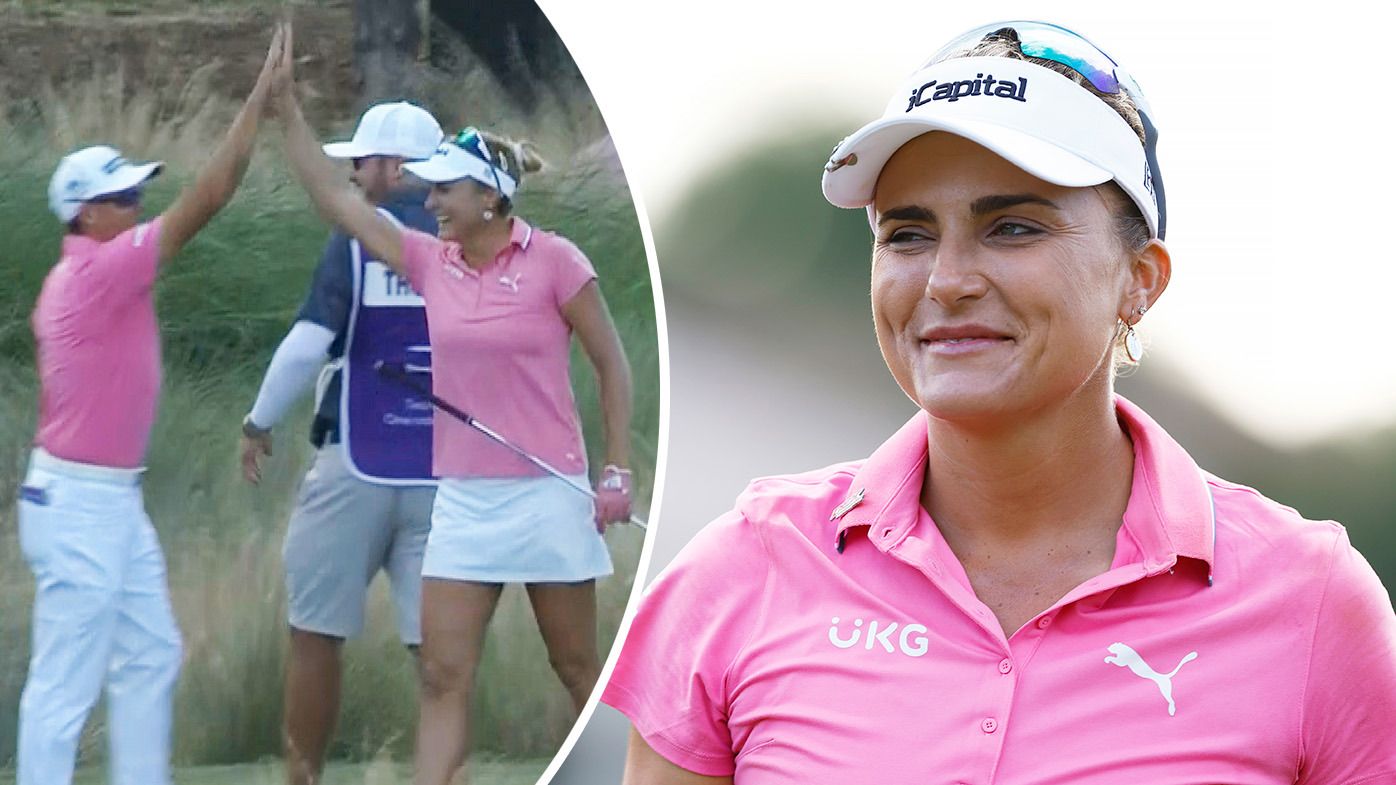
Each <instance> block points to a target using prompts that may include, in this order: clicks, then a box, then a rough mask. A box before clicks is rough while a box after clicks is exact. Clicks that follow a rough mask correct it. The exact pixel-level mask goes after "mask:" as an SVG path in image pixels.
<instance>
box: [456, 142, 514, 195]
mask: <svg viewBox="0 0 1396 785" xmlns="http://www.w3.org/2000/svg"><path fill="white" fill-rule="evenodd" d="M451 142H452V143H453V144H455V146H456V147H459V148H461V149H462V150H470V151H473V152H474V153H475V155H476V156H478V157H479V158H482V159H484V161H485V163H486V164H488V165H489V167H490V176H492V177H493V178H494V190H496V191H498V192H499V193H501V194H503V193H504V185H503V184H502V183H500V181H499V169H498V167H496V166H495V165H494V156H493V155H491V154H490V148H489V146H488V145H486V144H485V137H483V136H481V135H480V129H478V128H476V127H474V126H470V127H467V128H463V129H461V132H460V133H458V134H456V136H455V138H454V139H452V140H451Z"/></svg>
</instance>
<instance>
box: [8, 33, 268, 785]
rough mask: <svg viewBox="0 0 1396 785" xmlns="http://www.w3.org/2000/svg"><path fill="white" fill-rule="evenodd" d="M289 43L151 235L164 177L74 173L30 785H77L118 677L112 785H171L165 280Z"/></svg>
mask: <svg viewBox="0 0 1396 785" xmlns="http://www.w3.org/2000/svg"><path fill="white" fill-rule="evenodd" d="M284 38H285V29H284V28H278V30H277V32H276V33H275V35H274V36H273V38H272V43H271V50H270V51H269V52H268V53H267V62H266V64H265V65H264V66H263V68H262V72H261V74H260V75H259V76H258V78H257V84H256V86H255V87H253V88H252V92H251V94H250V95H248V97H247V101H246V102H245V103H244V104H243V106H242V109H241V111H239V112H238V115H237V117H236V118H235V119H234V120H233V123H232V126H231V127H230V128H229V129H228V133H227V136H226V137H225V138H224V139H223V141H222V143H221V144H219V146H218V147H217V148H215V149H214V150H213V151H212V154H211V156H210V157H209V161H208V164H207V165H205V166H204V168H203V170H202V171H201V172H200V173H199V175H198V177H197V178H196V179H195V180H194V183H193V185H192V186H190V187H189V188H186V189H185V190H184V191H183V192H182V193H180V195H179V197H178V198H176V199H175V201H174V203H173V204H171V205H170V207H169V209H168V210H166V211H165V212H164V213H163V214H162V215H160V216H159V217H157V218H156V219H155V220H153V221H149V222H145V223H142V222H141V221H140V204H141V189H142V187H143V186H144V185H145V183H146V181H147V180H149V179H150V178H151V177H153V176H155V175H156V174H157V173H159V171H160V170H161V168H162V167H163V164H161V163H158V162H156V163H147V164H133V163H131V162H130V161H128V160H126V158H125V157H123V156H122V155H121V153H119V152H118V151H116V150H115V149H113V148H111V147H105V146H99V147H88V148H85V149H82V150H78V151H77V152H74V153H72V154H70V155H68V156H67V157H65V158H64V159H63V160H62V162H60V163H59V164H58V169H57V170H56V171H55V172H54V174H53V178H52V180H51V182H50V184H49V206H50V207H51V208H52V210H53V212H54V214H55V215H57V216H58V218H59V220H60V221H62V222H63V223H64V224H65V225H66V226H67V229H68V233H67V236H66V237H64V238H63V250H62V258H61V259H59V261H58V264H56V265H54V267H53V269H52V270H50V271H49V274H48V276H47V277H46V278H45V279H44V285H43V289H42V291H41V292H40V294H39V299H38V302H37V303H36V304H35V307H34V314H33V319H32V321H33V327H34V337H35V343H36V347H37V357H38V377H39V424H38V425H39V427H38V433H37V434H36V435H35V437H34V449H33V452H32V453H31V455H30V459H29V469H28V472H27V473H26V475H25V478H24V483H23V485H22V487H21V488H20V502H19V540H20V548H21V550H22V551H23V553H24V558H25V561H26V562H28V564H29V568H30V570H32V571H33V573H34V579H35V584H36V585H35V592H34V622H33V633H32V638H31V654H30V659H29V675H28V678H27V680H26V681H25V684H24V693H23V696H22V697H21V698H20V707H19V744H18V754H17V768H18V780H19V785H68V783H70V782H71V781H72V778H73V766H74V758H75V756H76V752H77V742H78V735H79V733H80V732H81V731H82V726H83V724H84V722H86V720H87V715H88V712H90V711H91V709H92V706H93V704H94V703H96V701H97V696H98V694H99V693H100V692H101V688H102V684H103V682H104V681H105V683H106V687H107V729H108V733H109V734H110V739H111V758H110V762H109V764H108V766H109V772H110V780H111V782H112V783H113V785H167V784H168V783H169V781H170V772H169V763H170V724H171V710H172V701H173V697H174V685H175V679H176V678H177V676H178V674H179V666H180V659H181V656H182V653H181V646H180V638H179V630H178V628H177V627H176V625H175V619H174V614H173V612H172V610H171V606H170V597H169V589H168V587H167V586H166V581H165V560H164V556H163V555H162V554H161V552H160V543H159V541H158V540H157V538H156V534H155V529H154V528H153V527H152V526H151V523H150V518H149V517H148V516H147V515H146V512H145V507H144V503H143V500H142V498H141V486H140V482H141V473H142V472H143V471H144V467H143V466H142V463H143V462H144V460H145V453H146V447H147V445H148V443H149V440H150V429H151V425H152V424H153V423H154V422H155V411H156V404H157V402H158V399H159V393H160V377H161V367H160V333H159V325H158V323H157V321H156V318H155V307H154V302H153V301H152V297H151V295H152V288H153V286H154V284H155V278H156V275H157V274H158V273H159V272H160V270H161V269H163V268H164V266H165V265H166V264H168V263H169V262H170V260H171V259H173V258H174V257H175V255H176V254H177V253H178V252H179V250H180V249H181V248H183V247H184V244H185V243H187V242H188V241H189V240H190V239H191V238H192V237H193V236H194V235H195V234H196V233H197V232H198V231H199V230H200V229H201V228H203V226H204V225H205V224H207V223H208V221H209V220H210V219H211V218H213V216H214V214H216V213H217V212H218V211H219V210H220V209H221V208H222V207H223V205H225V204H227V202H228V200H229V199H231V198H232V196H233V192H234V191H235V190H236V189H237V186H238V184H239V183H240V182H241V180H242V174H243V172H244V171H246V169H247V163H248V159H249V158H250V157H251V155H252V142H253V140H254V138H255V137H256V132H257V122H258V119H259V118H260V117H261V114H262V109H263V107H264V105H265V104H266V98H267V91H268V88H269V87H270V75H271V73H272V64H273V63H275V62H276V61H277V59H278V58H279V57H280V55H281V51H280V50H281V45H282V41H283V40H284Z"/></svg>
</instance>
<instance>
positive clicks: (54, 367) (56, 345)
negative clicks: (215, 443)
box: [31, 218, 160, 469]
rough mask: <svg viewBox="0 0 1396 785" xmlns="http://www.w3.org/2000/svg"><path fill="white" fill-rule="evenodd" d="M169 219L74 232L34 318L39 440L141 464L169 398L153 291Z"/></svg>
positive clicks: (70, 454)
mask: <svg viewBox="0 0 1396 785" xmlns="http://www.w3.org/2000/svg"><path fill="white" fill-rule="evenodd" d="M159 266H160V219H158V218H157V219H155V220H154V221H151V222H150V223H145V224H140V225H139V226H136V227H134V228H132V229H130V230H128V231H126V232H124V233H122V234H120V235H118V236H116V237H115V238H113V239H111V240H108V241H107V242H105V243H101V242H97V241H96V240H93V239H92V238H90V237H84V236H82V235H76V234H70V235H68V236H66V237H64V238H63V257H62V259H60V260H59V262H58V264H56V265H54V267H53V269H52V270H50V271H49V274H48V276H47V277H46V278H45V279H44V285H43V288H42V289H41V290H40V292H39V300H38V302H37V303H36V304H35V306H34V314H33V316H32V318H31V323H32V325H33V328H34V338H35V344H36V347H37V355H38V364H39V429H38V433H37V435H35V437H34V444H35V445H36V446H38V447H42V448H43V449H44V450H46V451H48V452H49V453H50V454H52V455H54V456H57V457H59V458H63V459H65V460H69V461H77V462H79V463H89V464H96V465H98V466H111V467H117V468H123V469H134V468H136V467H138V466H140V465H141V463H142V462H143V461H144V460H145V451H146V447H147V446H148V445H149V442H150V428H151V426H152V425H153V424H154V423H155V410H156V406H157V404H158V403H159V398H160V328H159V324H158V323H157V322H156V319H155V303H154V299H153V297H152V291H153V287H154V285H155V275H156V273H157V272H158V269H159Z"/></svg>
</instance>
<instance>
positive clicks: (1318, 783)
mask: <svg viewBox="0 0 1396 785" xmlns="http://www.w3.org/2000/svg"><path fill="white" fill-rule="evenodd" d="M1393 719H1396V613H1393V612H1392V608H1391V598H1390V597H1389V596H1388V594H1387V592H1386V589H1385V588H1383V587H1382V585H1381V580H1380V579H1379V578H1378V577H1377V574H1376V573H1375V572H1374V571H1373V570H1372V568H1371V566H1370V565H1369V564H1368V563H1367V561H1366V560H1365V559H1363V558H1362V555H1361V554H1359V553H1358V552H1357V551H1356V550H1355V549H1354V548H1353V547H1352V545H1351V544H1350V543H1349V541H1348V537H1347V533H1346V532H1343V533H1342V534H1341V535H1340V536H1339V537H1338V542H1337V544H1336V546H1335V549H1334V554H1333V561H1332V566H1331V567H1330V571H1329V575H1328V583H1327V586H1326V588H1325V589H1324V593H1323V598H1322V601H1321V602H1320V604H1319V610H1318V617H1317V621H1316V624H1315V628H1314V640H1313V643H1312V649H1311V653H1310V660H1309V674H1308V683H1307V685H1306V686H1305V690H1304V703H1303V722H1302V725H1301V728H1300V733H1301V740H1300V741H1301V744H1302V748H1303V752H1302V755H1303V758H1302V761H1301V764H1300V776H1299V783H1300V785H1356V784H1357V783H1362V785H1396V733H1392V731H1391V723H1392V721H1393Z"/></svg>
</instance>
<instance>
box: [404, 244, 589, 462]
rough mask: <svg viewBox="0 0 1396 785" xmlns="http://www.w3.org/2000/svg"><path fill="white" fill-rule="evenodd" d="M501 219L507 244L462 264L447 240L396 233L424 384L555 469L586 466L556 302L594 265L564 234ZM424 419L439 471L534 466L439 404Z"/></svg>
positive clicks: (566, 330)
mask: <svg viewBox="0 0 1396 785" xmlns="http://www.w3.org/2000/svg"><path fill="white" fill-rule="evenodd" d="M511 220H512V222H513V231H512V234H511V237H510V240H509V244H508V245H507V246H505V247H504V250H502V251H500V252H499V254H498V255H497V256H496V257H495V258H494V259H493V260H492V261H491V262H490V263H489V264H487V265H486V266H485V267H483V268H482V269H480V270H472V269H470V268H469V267H467V266H466V264H465V262H464V261H463V260H462V259H461V252H460V246H459V245H458V244H456V243H448V242H444V241H442V240H440V239H437V238H436V237H433V236H431V235H429V234H425V233H423V232H418V231H410V230H409V231H406V232H404V233H403V242H402V258H403V267H404V268H405V269H406V272H407V279H408V280H409V281H410V282H411V284H412V288H414V289H416V290H417V291H418V292H421V295H422V299H423V300H425V301H426V309H427V326H428V330H429V331H430V333H431V355H432V390H433V391H434V392H435V393H436V394H437V395H438V396H440V397H441V398H444V399H445V400H447V401H449V402H450V403H451V404H453V405H455V407H456V408H458V409H461V410H462V411H464V412H466V413H467V414H469V415H470V416H472V417H475V418H476V419H478V420H479V421H480V422H481V423H483V424H484V425H486V426H487V427H489V428H490V429H492V430H493V431H495V432H496V433H498V434H499V435H500V436H503V437H504V438H505V439H508V440H509V441H511V442H513V443H514V444H516V445H518V446H519V447H521V448H523V449H524V450H526V451H528V452H530V453H532V454H534V455H536V456H538V457H539V458H542V459H543V460H544V461H546V462H548V463H549V464H551V465H552V466H553V467H554V468H556V469H558V470H559V471H561V472H563V473H565V474H585V473H586V470H587V463H586V449H585V447H583V445H582V428H581V422H580V420H579V419H578V418H577V404H576V402H575V401H574V399H573V397H572V380H571V377H570V375H569V357H570V354H571V347H572V327H571V325H569V324H568V323H567V320H566V319H565V318H563V316H562V306H563V305H564V304H566V303H567V302H568V301H569V300H571V299H572V298H573V297H575V296H576V295H577V293H578V292H580V291H581V290H582V287H583V286H585V285H586V284H587V282H588V281H591V280H593V279H595V278H596V271H595V270H594V269H593V268H592V266H591V262H589V261H587V258H586V257H585V256H583V255H582V252H581V251H580V250H578V249H577V247H576V246H575V245H573V244H572V243H571V242H569V241H568V240H566V239H565V238H562V237H559V236H558V235H556V234H553V233H552V232H547V231H543V230H541V229H535V228H533V227H531V226H529V225H528V224H527V223H524V221H523V220H522V219H520V218H513V219H511ZM432 430H433V434H432V471H433V472H434V473H435V474H436V475H437V476H438V477H532V476H538V475H541V474H543V472H542V471H541V470H539V469H538V468H537V467H535V466H533V464H531V463H529V462H527V461H525V460H524V459H523V458H520V457H519V456H517V455H515V454H514V453H513V452H511V451H509V450H508V449H507V448H505V447H501V446H500V445H498V444H496V443H495V442H493V441H491V440H490V439H489V438H487V437H486V436H484V435H483V434H481V433H480V432H478V431H476V430H475V429H473V428H471V427H470V426H468V425H465V424H464V423H462V422H460V421H459V420H457V419H456V418H454V417H452V416H450V415H448V414H446V413H444V412H441V411H437V412H436V414H435V419H433V421H432Z"/></svg>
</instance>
